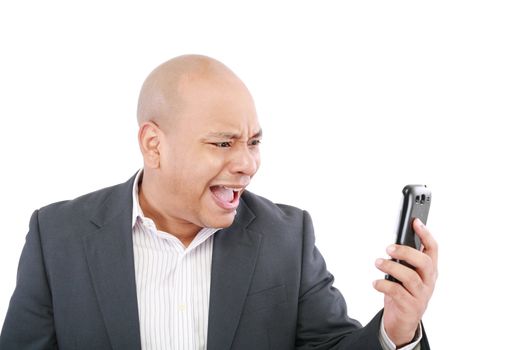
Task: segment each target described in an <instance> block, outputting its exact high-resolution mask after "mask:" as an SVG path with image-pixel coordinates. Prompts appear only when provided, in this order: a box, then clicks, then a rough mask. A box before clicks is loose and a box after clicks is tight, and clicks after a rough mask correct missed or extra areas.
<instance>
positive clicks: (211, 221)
mask: <svg viewBox="0 0 525 350" xmlns="http://www.w3.org/2000/svg"><path fill="white" fill-rule="evenodd" d="M234 219H235V211H234V212H232V213H227V214H222V215H214V216H213V217H208V220H206V221H205V223H206V227H214V228H227V227H230V226H231V225H232V224H233V220H234Z"/></svg>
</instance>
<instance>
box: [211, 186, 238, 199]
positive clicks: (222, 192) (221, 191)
mask: <svg viewBox="0 0 525 350" xmlns="http://www.w3.org/2000/svg"><path fill="white" fill-rule="evenodd" d="M211 191H212V192H213V194H214V195H215V196H217V197H218V198H219V199H220V200H221V201H223V202H231V201H232V200H233V190H229V189H226V188H224V187H222V186H213V187H212V188H211Z"/></svg>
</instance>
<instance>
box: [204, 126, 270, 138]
mask: <svg viewBox="0 0 525 350" xmlns="http://www.w3.org/2000/svg"><path fill="white" fill-rule="evenodd" d="M206 137H212V138H218V139H234V140H238V139H240V138H241V136H240V135H239V134H236V133H232V132H210V133H209V134H207V135H206ZM259 137H262V129H259V131H257V132H256V133H255V134H254V135H252V136H250V137H249V139H254V138H259Z"/></svg>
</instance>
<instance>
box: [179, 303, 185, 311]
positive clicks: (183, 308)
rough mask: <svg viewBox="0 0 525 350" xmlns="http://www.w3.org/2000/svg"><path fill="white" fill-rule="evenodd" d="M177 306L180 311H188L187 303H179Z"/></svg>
mask: <svg viewBox="0 0 525 350" xmlns="http://www.w3.org/2000/svg"><path fill="white" fill-rule="evenodd" d="M177 308H178V309H179V311H186V304H179V306H178V307H177Z"/></svg>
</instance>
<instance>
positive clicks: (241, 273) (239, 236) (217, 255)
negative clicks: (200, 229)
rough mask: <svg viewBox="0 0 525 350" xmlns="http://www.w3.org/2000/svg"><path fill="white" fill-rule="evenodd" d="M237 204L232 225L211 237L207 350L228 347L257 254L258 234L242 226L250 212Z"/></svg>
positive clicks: (251, 218) (244, 206) (259, 241)
mask: <svg viewBox="0 0 525 350" xmlns="http://www.w3.org/2000/svg"><path fill="white" fill-rule="evenodd" d="M241 203H242V204H241V206H240V207H239V213H238V214H237V217H236V220H235V222H234V223H233V225H232V226H230V227H229V228H226V229H223V230H221V231H218V232H217V233H215V237H214V242H213V257H212V272H211V290H210V311H209V318H208V350H212V349H220V350H223V349H229V348H230V347H231V344H232V341H233V338H234V335H235V331H236V329H237V326H238V323H239V320H240V317H241V312H242V309H243V306H244V300H245V299H246V295H247V293H248V288H249V286H250V282H251V279H252V275H253V272H254V269H255V263H256V261H257V256H258V253H259V245H260V243H261V239H262V236H261V235H260V234H259V233H257V232H253V231H250V230H249V229H247V228H246V226H247V225H248V224H249V223H250V222H251V221H252V220H253V218H254V215H253V213H252V212H251V211H250V210H249V209H248V207H247V206H246V204H245V203H244V202H241Z"/></svg>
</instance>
